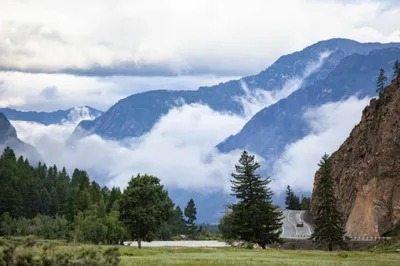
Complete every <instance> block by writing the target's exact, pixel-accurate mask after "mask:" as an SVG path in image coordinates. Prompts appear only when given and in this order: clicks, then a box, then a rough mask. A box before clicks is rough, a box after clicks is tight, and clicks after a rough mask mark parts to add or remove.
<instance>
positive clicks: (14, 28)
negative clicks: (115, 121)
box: [0, 0, 400, 111]
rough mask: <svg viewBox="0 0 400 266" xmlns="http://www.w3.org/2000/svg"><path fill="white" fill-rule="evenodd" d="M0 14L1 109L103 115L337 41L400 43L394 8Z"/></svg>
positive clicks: (112, 6)
mask: <svg viewBox="0 0 400 266" xmlns="http://www.w3.org/2000/svg"><path fill="white" fill-rule="evenodd" d="M0 6H2V7H5V8H1V9H0V70H1V71H0V97H1V100H0V107H14V108H19V109H25V110H45V111H50V110H55V109H59V108H61V109H67V108H70V107H72V106H79V105H90V106H93V107H95V108H98V109H101V110H106V109H108V108H109V107H110V106H111V105H112V104H114V103H115V102H116V101H117V100H119V99H121V98H123V97H126V96H128V95H131V94H133V93H137V92H142V91H146V90H150V89H196V88H198V87H199V86H206V85H213V84H218V83H219V82H222V81H226V80H231V79H236V78H239V77H242V76H245V75H250V74H256V73H258V72H260V71H262V70H264V69H265V68H267V67H268V66H269V65H270V64H271V63H273V62H274V61H275V60H276V59H278V58H279V57H280V56H281V55H283V54H287V53H291V52H294V51H297V50H301V49H303V48H305V47H306V46H308V45H311V44H312V43H315V42H317V41H319V40H323V39H329V38H333V37H343V38H351V39H354V40H358V41H379V42H390V41H400V27H399V24H398V17H399V14H400V3H399V2H398V1H375V0H365V1H363V0H359V1H355V0H354V1H351V0H350V1H347V0H346V1H338V0H282V1H264V0H246V1H244V0H235V1H232V0H220V1H212V0H204V1H194V0H169V1H161V0H134V1H131V0H104V1H94V0H86V1H80V0H71V1H65V0H63V1H59V0H53V1H49V0H35V1H33V0H0ZM49 91H50V92H51V93H49Z"/></svg>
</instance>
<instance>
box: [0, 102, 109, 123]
mask: <svg viewBox="0 0 400 266" xmlns="http://www.w3.org/2000/svg"><path fill="white" fill-rule="evenodd" d="M0 112H1V113H3V114H4V115H5V116H6V117H7V118H8V119H9V120H16V121H29V122H36V123H40V124H43V125H46V126H47V125H51V124H59V123H62V122H65V121H71V122H75V121H76V120H78V119H81V118H82V117H83V118H85V119H89V118H92V119H94V118H97V117H99V116H100V115H102V114H103V111H99V110H97V109H95V108H92V107H90V106H80V107H74V108H70V109H67V110H58V111H54V112H35V111H20V110H15V109H11V108H0Z"/></svg>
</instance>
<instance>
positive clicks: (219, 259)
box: [0, 241, 400, 266]
mask: <svg viewBox="0 0 400 266" xmlns="http://www.w3.org/2000/svg"><path fill="white" fill-rule="evenodd" d="M51 243H53V248H52V252H54V253H78V252H79V251H80V250H83V249H94V250H99V251H100V250H101V251H103V250H106V249H107V248H109V246H94V245H78V244H67V243H65V242H60V241H57V242H51ZM40 249H41V247H40V246H35V247H33V248H31V249H30V250H31V252H35V253H36V252H37V254H39V253H40ZM0 250H1V247H0ZM383 251H385V249H382V250H379V249H378V251H374V252H371V251H367V252H354V251H353V252H325V251H300V250H283V249H266V250H259V249H255V250H248V249H243V248H231V247H227V248H172V247H168V248H167V247H165V248H143V249H138V248H136V247H125V246H120V247H119V252H120V254H121V265H123V266H125V265H188V266H190V265H207V266H213V265H348V266H350V265H360V266H361V265H363V266H364V265H400V264H399V262H400V253H398V252H397V253H396V252H383ZM392 251H393V250H392Z"/></svg>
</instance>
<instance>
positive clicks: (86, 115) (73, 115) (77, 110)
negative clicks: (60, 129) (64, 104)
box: [63, 106, 100, 123]
mask: <svg viewBox="0 0 400 266" xmlns="http://www.w3.org/2000/svg"><path fill="white" fill-rule="evenodd" d="M99 115H100V112H97V111H95V110H93V109H90V108H89V107H87V106H77V107H74V108H71V110H70V112H69V114H68V116H67V117H68V120H67V121H68V122H73V123H79V122H81V121H82V120H94V119H96V118H97V117H98V116H99ZM63 122H65V121H63Z"/></svg>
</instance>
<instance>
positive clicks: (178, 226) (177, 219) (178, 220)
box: [171, 206, 186, 234]
mask: <svg viewBox="0 0 400 266" xmlns="http://www.w3.org/2000/svg"><path fill="white" fill-rule="evenodd" d="M171 219H172V221H171V222H172V225H173V229H172V233H173V234H184V233H185V231H186V230H185V229H186V226H185V218H184V217H183V212H182V209H181V207H179V206H176V208H175V210H174V215H173V216H172V218H171Z"/></svg>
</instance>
